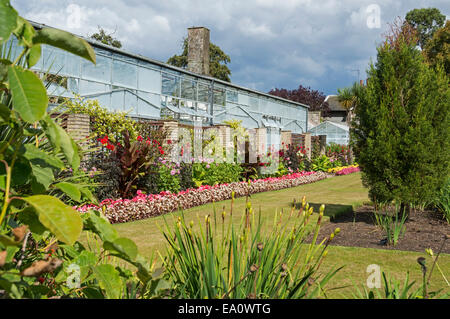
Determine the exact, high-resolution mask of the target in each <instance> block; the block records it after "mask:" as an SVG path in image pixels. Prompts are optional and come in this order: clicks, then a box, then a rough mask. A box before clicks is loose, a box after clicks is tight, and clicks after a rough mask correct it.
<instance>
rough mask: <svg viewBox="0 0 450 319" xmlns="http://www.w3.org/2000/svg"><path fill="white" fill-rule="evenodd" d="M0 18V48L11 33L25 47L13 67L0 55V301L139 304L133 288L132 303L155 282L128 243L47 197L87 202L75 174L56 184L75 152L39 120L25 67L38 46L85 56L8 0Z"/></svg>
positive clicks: (150, 292)
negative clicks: (92, 244)
mask: <svg viewBox="0 0 450 319" xmlns="http://www.w3.org/2000/svg"><path fill="white" fill-rule="evenodd" d="M0 17H2V25H1V26H0V36H1V37H2V38H1V39H0V41H1V42H4V41H5V40H7V39H4V38H3V36H9V35H11V34H14V36H15V37H16V38H17V40H18V43H19V45H20V46H22V47H23V50H22V52H21V53H20V54H19V56H18V57H17V58H16V60H15V61H14V62H12V61H10V60H9V58H10V56H11V54H10V53H11V52H5V46H2V51H1V52H0V53H1V57H2V60H1V64H0V66H1V78H0V81H1V83H0V87H2V90H1V92H0V113H1V116H0V117H1V121H0V162H1V168H0V184H1V187H0V189H1V194H0V201H1V202H2V205H1V212H0V298H50V297H57V298H58V297H69V298H80V297H95V298H104V297H107V298H110V297H122V296H125V297H126V296H131V295H133V296H137V294H136V289H137V288H136V287H138V288H139V290H140V295H139V297H152V296H154V295H155V293H156V291H157V290H156V288H155V287H163V286H164V285H163V284H162V283H163V282H162V281H161V278H157V276H153V274H152V272H151V267H150V265H149V263H148V262H147V261H145V260H144V259H143V258H142V257H141V256H140V255H139V254H138V253H137V247H136V244H135V243H134V242H132V241H131V240H129V239H127V238H120V237H118V235H117V233H116V231H115V229H114V228H113V227H112V226H111V225H110V224H109V222H108V221H107V220H106V218H104V217H103V216H102V215H101V214H100V213H99V212H92V211H90V212H87V213H84V214H83V215H81V214H80V213H79V212H77V211H75V210H74V209H73V208H72V207H70V206H68V205H66V204H65V203H63V202H62V201H61V200H60V199H58V198H57V197H54V196H51V195H49V194H50V193H55V192H60V193H63V194H65V196H68V197H70V198H71V199H72V200H74V201H80V200H81V199H82V196H86V197H92V194H89V190H88V189H85V188H84V187H83V186H82V185H80V184H77V183H76V182H75V183H74V182H73V181H74V180H75V179H76V178H75V179H74V176H72V177H69V178H65V177H64V178H59V176H60V175H61V174H64V172H65V171H67V170H72V171H74V172H75V174H74V175H75V176H79V175H77V172H78V170H79V165H80V157H81V154H80V150H79V148H78V146H77V144H76V143H75V142H74V141H73V139H72V138H70V136H69V135H68V134H67V133H66V132H65V131H64V130H63V129H62V128H61V127H60V126H59V125H58V123H57V122H56V121H55V120H53V119H52V118H51V117H50V116H49V115H48V114H47V112H46V109H47V106H48V98H47V94H46V91H45V87H44V86H43V84H42V82H41V81H40V79H39V78H38V77H37V76H36V75H35V74H34V73H33V72H31V71H30V70H28V67H29V66H31V65H33V64H34V63H36V62H37V59H38V57H39V56H40V44H42V43H45V44H47V45H52V46H56V47H58V48H61V49H64V50H67V51H69V52H71V53H74V54H77V55H79V56H81V57H83V58H85V59H87V60H89V61H92V62H95V56H94V55H93V50H92V48H91V47H90V46H89V45H88V44H87V43H86V42H85V41H84V40H82V39H78V38H76V37H74V36H73V35H71V34H68V33H66V32H64V31H59V30H55V29H46V28H43V29H41V30H40V31H35V30H34V29H33V28H32V27H31V25H30V24H29V23H28V22H26V20H25V19H23V18H21V17H18V16H17V14H14V10H13V9H12V8H11V7H10V5H9V1H7V0H1V1H0ZM14 19H15V22H16V23H13V22H14V21H13V20H14ZM4 20H5V23H4V22H3V21H4ZM5 70H8V71H7V72H6V71H5ZM56 176H58V179H57V178H56ZM82 233H85V234H91V236H94V237H96V238H97V239H98V240H96V243H97V244H98V247H100V249H99V250H96V251H94V250H93V249H87V248H86V247H84V246H83V245H82V244H81V243H80V242H79V241H78V239H79V237H80V235H81V234H82ZM110 258H117V260H119V259H120V260H122V261H124V262H126V263H128V267H134V268H135V269H136V272H135V274H134V273H133V272H131V271H130V270H128V269H127V267H122V266H121V265H119V264H117V265H115V266H113V265H111V264H110V263H108V264H106V262H107V259H110ZM108 261H109V260H108ZM160 283H161V284H160ZM129 287H134V288H133V290H132V291H131V290H130V288H129ZM158 292H159V290H158Z"/></svg>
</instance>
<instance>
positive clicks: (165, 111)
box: [13, 23, 308, 133]
mask: <svg viewBox="0 0 450 319" xmlns="http://www.w3.org/2000/svg"><path fill="white" fill-rule="evenodd" d="M33 25H34V26H35V27H36V28H41V27H42V25H39V24H37V23H33ZM86 40H87V41H88V42H90V44H91V45H92V46H93V48H94V51H95V53H96V57H97V64H96V65H94V64H92V63H90V62H89V61H86V60H84V59H82V58H79V57H77V56H75V55H72V54H69V53H67V52H66V51H62V50H59V49H57V48H53V47H49V46H45V45H43V46H42V58H41V59H40V61H39V63H38V64H37V65H35V66H34V67H33V69H35V70H36V71H38V72H42V73H45V72H49V73H52V74H55V75H56V77H57V78H58V79H60V81H54V82H55V83H52V84H51V85H50V87H49V89H48V93H49V95H52V96H62V97H69V98H71V97H73V96H74V94H78V95H81V96H82V97H85V98H88V99H97V100H98V101H99V103H100V105H102V106H103V107H105V108H107V109H109V110H113V111H117V110H119V111H126V112H129V113H128V114H129V116H132V117H136V118H148V119H161V118H164V117H172V118H175V119H179V120H180V121H182V122H186V123H192V122H193V121H202V122H203V123H204V124H206V125H214V124H221V123H223V121H225V120H231V119H236V120H242V124H243V126H244V127H246V128H258V127H268V128H271V129H275V130H277V131H280V130H281V129H283V130H291V131H292V132H293V133H304V132H306V131H307V116H308V115H307V110H308V109H307V108H308V106H306V105H303V104H300V103H296V102H292V101H288V100H285V99H282V98H277V97H273V96H271V95H268V94H266V93H261V92H257V91H254V90H251V89H247V88H244V87H240V86H237V85H234V84H231V83H228V82H224V81H221V80H217V79H214V78H212V77H208V76H203V75H199V74H195V73H191V72H189V71H187V70H184V69H180V68H176V67H173V66H170V65H167V64H165V63H162V62H159V61H155V60H151V59H149V58H146V57H143V56H138V55H134V54H131V53H128V52H125V51H122V50H119V49H116V48H113V47H109V46H105V45H103V44H101V43H98V42H96V41H93V40H90V39H86ZM13 49H14V50H16V51H18V50H19V49H20V48H18V47H17V46H16V43H13ZM18 53H19V52H16V55H17V54H18ZM56 83H57V84H56Z"/></svg>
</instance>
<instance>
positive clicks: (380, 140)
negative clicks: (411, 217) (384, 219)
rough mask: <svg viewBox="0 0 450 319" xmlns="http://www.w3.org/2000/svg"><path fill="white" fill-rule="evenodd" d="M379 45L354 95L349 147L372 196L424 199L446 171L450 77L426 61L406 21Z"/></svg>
mask: <svg viewBox="0 0 450 319" xmlns="http://www.w3.org/2000/svg"><path fill="white" fill-rule="evenodd" d="M396 31H397V32H395V33H393V34H391V36H390V37H387V38H386V40H385V42H384V43H383V44H382V45H381V46H380V47H378V49H377V51H378V53H377V62H376V64H375V65H374V64H371V65H370V68H369V70H368V79H367V86H366V87H365V88H364V89H363V90H361V91H360V92H359V93H358V95H357V100H356V107H355V116H356V118H355V121H354V122H353V125H354V128H353V129H351V134H352V140H353V143H354V144H353V146H354V148H353V149H354V152H355V156H356V160H357V162H358V163H359V164H360V166H361V169H362V179H363V183H364V185H365V186H366V187H368V188H369V194H370V197H371V199H372V200H374V201H378V202H382V201H392V200H396V201H397V202H399V203H401V204H402V205H401V207H402V211H403V212H408V211H409V210H408V209H407V208H408V207H410V204H424V203H427V202H428V201H429V200H431V199H432V198H433V197H434V194H435V192H436V190H437V189H438V188H439V186H440V185H443V183H444V182H445V179H446V178H447V176H448V175H449V173H450V165H449V164H450V162H449V158H450V104H449V103H450V90H449V78H448V77H447V76H446V75H445V74H444V72H443V70H442V69H441V68H438V69H437V70H435V69H433V68H430V67H429V66H428V64H427V63H425V60H424V57H423V55H422V54H421V52H420V50H418V49H417V47H416V44H417V40H416V39H414V36H412V35H414V33H415V29H413V28H411V27H410V26H409V24H404V25H402V26H401V29H400V30H396Z"/></svg>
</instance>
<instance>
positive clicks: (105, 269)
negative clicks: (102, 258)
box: [93, 264, 122, 299]
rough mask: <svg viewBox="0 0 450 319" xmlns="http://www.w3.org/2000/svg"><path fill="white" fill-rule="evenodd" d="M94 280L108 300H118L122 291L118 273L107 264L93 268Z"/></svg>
mask: <svg viewBox="0 0 450 319" xmlns="http://www.w3.org/2000/svg"><path fill="white" fill-rule="evenodd" d="M93 271H94V275H95V278H96V279H97V281H98V284H99V286H100V287H101V288H102V289H103V290H105V292H106V296H107V298H108V299H119V298H120V294H121V289H122V281H121V280H120V276H119V272H118V271H117V270H116V269H115V268H114V266H112V265H109V264H104V265H99V266H97V267H94V268H93Z"/></svg>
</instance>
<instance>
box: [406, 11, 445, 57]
mask: <svg viewBox="0 0 450 319" xmlns="http://www.w3.org/2000/svg"><path fill="white" fill-rule="evenodd" d="M405 20H406V21H407V22H408V23H409V24H410V25H412V26H413V27H414V28H415V29H416V30H417V32H418V35H419V45H420V47H421V48H422V49H423V48H424V47H425V45H426V44H427V42H428V40H430V39H431V38H432V37H433V34H434V33H435V32H436V31H437V29H439V28H442V26H443V25H444V23H445V15H443V14H442V13H441V11H439V9H436V8H423V9H414V10H411V11H409V12H408V13H407V14H406V17H405Z"/></svg>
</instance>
